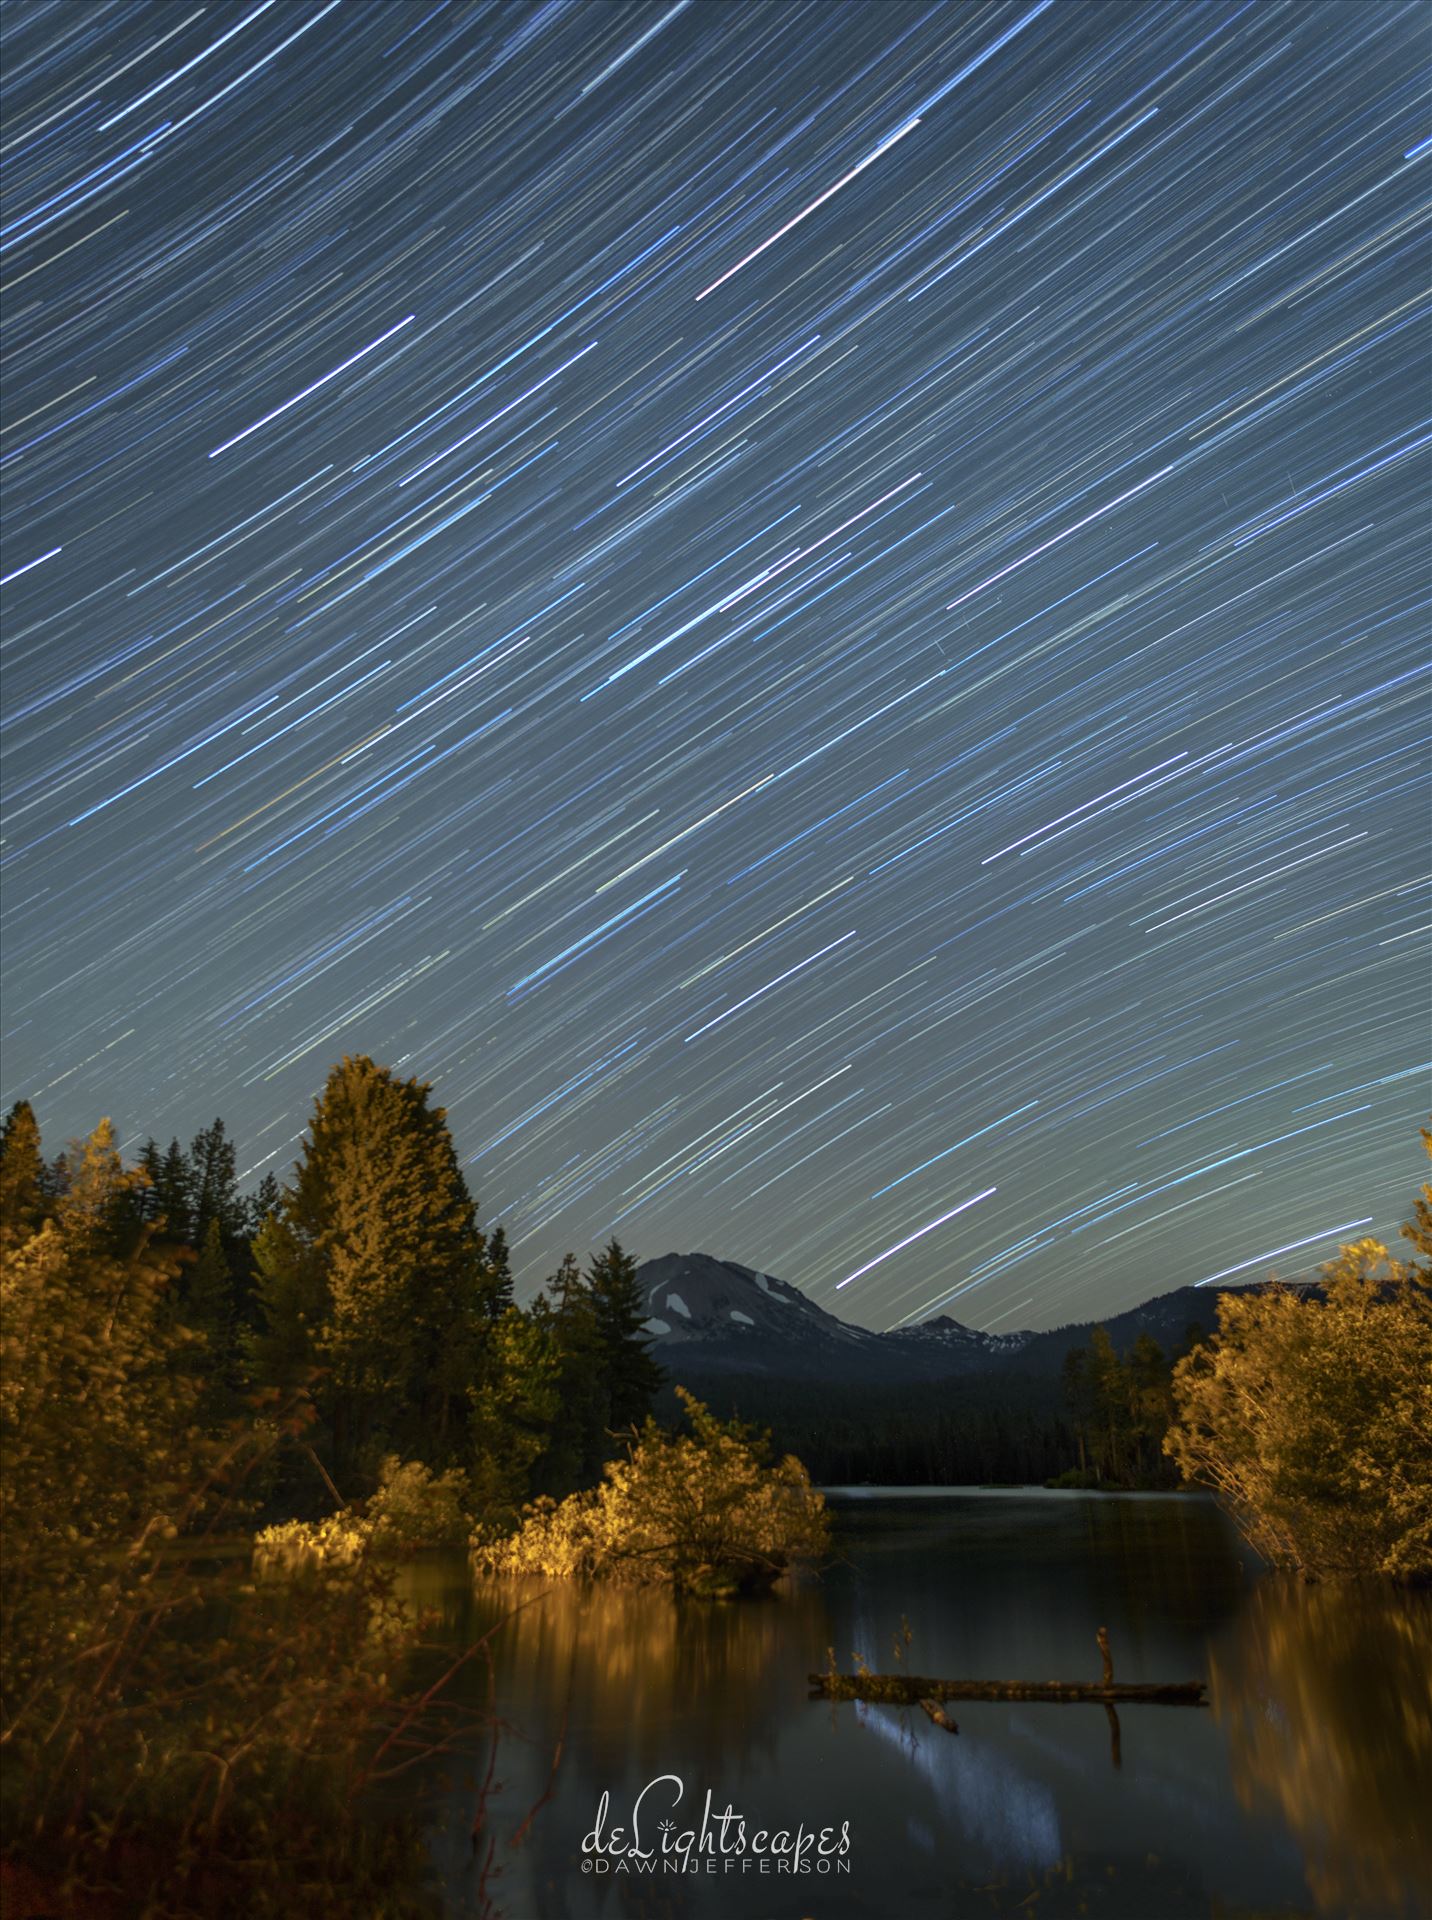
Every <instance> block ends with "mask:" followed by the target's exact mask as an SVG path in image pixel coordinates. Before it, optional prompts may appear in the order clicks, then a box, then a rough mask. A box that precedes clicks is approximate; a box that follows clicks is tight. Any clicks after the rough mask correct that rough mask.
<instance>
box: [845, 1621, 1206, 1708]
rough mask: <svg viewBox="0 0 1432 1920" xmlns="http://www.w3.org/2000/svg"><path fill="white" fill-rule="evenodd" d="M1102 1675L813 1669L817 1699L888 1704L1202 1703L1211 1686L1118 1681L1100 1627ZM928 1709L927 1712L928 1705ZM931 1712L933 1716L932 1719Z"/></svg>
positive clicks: (1175, 1681)
mask: <svg viewBox="0 0 1432 1920" xmlns="http://www.w3.org/2000/svg"><path fill="white" fill-rule="evenodd" d="M1099 1651H1100V1653H1101V1654H1102V1655H1103V1659H1104V1677H1103V1679H1102V1680H1098V1681H1084V1680H927V1679H924V1678H922V1677H921V1676H920V1675H919V1674H913V1673H813V1674H811V1675H810V1676H809V1679H810V1684H811V1689H812V1691H811V1698H812V1699H813V1700H876V1701H880V1702H883V1703H884V1704H886V1705H889V1706H911V1707H913V1706H924V1704H925V1702H926V1701H936V1700H1058V1701H1079V1700H1088V1701H1093V1702H1094V1703H1095V1704H1096V1705H1097V1706H1102V1707H1112V1706H1114V1705H1116V1704H1118V1703H1121V1702H1128V1703H1129V1704H1130V1705H1135V1704H1142V1705H1146V1706H1162V1707H1199V1706H1202V1705H1203V1704H1204V1695H1205V1693H1206V1692H1207V1688H1206V1686H1205V1684H1204V1682H1203V1681H1202V1680H1173V1681H1168V1682H1165V1683H1158V1682H1148V1683H1141V1684H1135V1685H1132V1686H1128V1685H1116V1684H1115V1681H1114V1664H1113V1661H1112V1660H1111V1659H1110V1658H1109V1641H1108V1635H1107V1634H1106V1633H1105V1631H1104V1629H1103V1628H1102V1627H1101V1628H1100V1629H1099ZM925 1711H926V1712H927V1713H928V1712H929V1708H928V1707H926V1708H925ZM933 1717H934V1716H933V1715H931V1718H932V1719H933Z"/></svg>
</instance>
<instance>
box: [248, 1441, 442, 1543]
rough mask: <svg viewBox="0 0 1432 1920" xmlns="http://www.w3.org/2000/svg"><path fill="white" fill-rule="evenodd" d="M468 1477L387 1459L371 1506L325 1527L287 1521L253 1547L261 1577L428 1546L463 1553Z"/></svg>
mask: <svg viewBox="0 0 1432 1920" xmlns="http://www.w3.org/2000/svg"><path fill="white" fill-rule="evenodd" d="M467 1490H468V1489H467V1476H466V1475H465V1474H464V1473H462V1472H461V1471H460V1470H459V1469H458V1468H456V1467H454V1468H452V1469H450V1471H448V1472H447V1473H443V1474H433V1473H432V1472H430V1471H429V1469H428V1468H427V1467H425V1466H423V1464H422V1463H421V1461H417V1460H410V1461H406V1462H404V1461H400V1460H399V1459H398V1457H397V1455H396V1454H389V1455H388V1457H387V1459H386V1460H384V1461H383V1463H382V1466H381V1467H380V1468H379V1470H378V1489H377V1492H376V1493H374V1494H372V1495H371V1496H370V1498H369V1499H367V1500H365V1501H362V1502H361V1503H360V1504H359V1505H357V1506H354V1507H345V1508H344V1509H343V1511H342V1512H341V1513H334V1514H330V1515H329V1516H328V1518H327V1519H324V1520H285V1521H282V1522H280V1523H279V1524H278V1525H277V1526H272V1527H265V1528H264V1530H263V1532H262V1533H261V1534H259V1536H258V1538H257V1539H256V1540H255V1542H254V1563H255V1565H256V1567H257V1568H258V1569H259V1571H260V1572H269V1571H272V1570H273V1569H275V1568H278V1567H289V1568H297V1567H302V1566H348V1565H352V1563H353V1562H355V1561H356V1560H358V1559H360V1558H362V1557H363V1556H365V1555H370V1554H371V1555H373V1556H374V1557H376V1558H378V1559H384V1558H391V1557H394V1556H396V1555H401V1554H407V1553H413V1552H416V1551H417V1550H418V1549H420V1548H422V1547H455V1546H460V1545H461V1544H462V1543H463V1541H465V1540H466V1539H467V1537H468V1533H469V1521H468V1515H467V1510H466V1500H467Z"/></svg>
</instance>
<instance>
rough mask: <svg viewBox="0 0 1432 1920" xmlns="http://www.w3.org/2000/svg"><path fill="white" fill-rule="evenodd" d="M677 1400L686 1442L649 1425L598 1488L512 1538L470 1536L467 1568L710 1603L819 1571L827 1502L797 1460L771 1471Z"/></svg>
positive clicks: (761, 1450)
mask: <svg viewBox="0 0 1432 1920" xmlns="http://www.w3.org/2000/svg"><path fill="white" fill-rule="evenodd" d="M676 1391H677V1398H678V1399H679V1400H680V1402H681V1405H682V1407H683V1409H684V1411H685V1414H686V1418H687V1421H688V1423H689V1426H690V1432H689V1433H672V1432H669V1431H667V1430H666V1429H664V1428H662V1427H659V1426H658V1425H657V1423H656V1422H655V1420H653V1419H651V1418H650V1417H648V1419H647V1421H646V1423H645V1425H644V1426H643V1427H642V1428H641V1430H640V1432H639V1433H637V1434H636V1435H635V1436H634V1438H633V1441H632V1444H631V1446H630V1448H629V1449H628V1452H627V1456H626V1458H625V1459H620V1460H611V1461H608V1462H607V1464H606V1466H605V1468H604V1469H603V1477H602V1480H601V1483H600V1485H598V1486H595V1487H589V1488H584V1489H582V1490H581V1491H579V1492H577V1493H572V1494H569V1495H568V1496H567V1498H566V1499H565V1500H552V1499H540V1500H536V1501H534V1502H533V1503H532V1504H531V1505H529V1506H527V1507H525V1508H524V1509H523V1516H522V1522H521V1524H520V1526H519V1527H518V1528H517V1530H516V1532H514V1533H507V1534H502V1533H495V1532H493V1533H479V1534H478V1535H476V1536H475V1537H474V1540H473V1548H472V1559H473V1565H474V1567H475V1569H476V1570H477V1571H478V1572H480V1573H487V1574H522V1573H537V1574H545V1575H547V1576H548V1577H556V1578H569V1577H573V1576H586V1577H594V1578H608V1579H616V1580H628V1581H636V1582H641V1583H644V1584H647V1585H658V1586H668V1587H671V1588H674V1589H675V1590H676V1591H677V1592H679V1593H688V1594H697V1595H704V1596H707V1597H716V1596H722V1595H731V1594H738V1593H761V1592H765V1591H767V1590H769V1589H770V1588H771V1587H772V1586H774V1585H775V1583H776V1581H778V1580H779V1579H780V1578H781V1577H782V1575H783V1574H785V1573H787V1572H789V1571H791V1570H792V1568H794V1567H796V1566H798V1565H801V1564H803V1563H809V1562H813V1561H817V1560H819V1559H820V1558H821V1556H822V1555H823V1554H824V1553H825V1551H826V1549H827V1547H828V1545H829V1538H830V1531H829V1523H828V1521H827V1519H826V1513H825V1500H824V1497H823V1496H822V1495H821V1494H819V1493H817V1492H816V1490H815V1489H814V1488H813V1487H812V1486H811V1483H810V1476H809V1474H808V1473H807V1472H806V1470H805V1468H804V1467H803V1466H802V1465H801V1463H800V1461H799V1460H797V1459H795V1458H794V1457H793V1456H791V1455H787V1456H786V1458H785V1459H783V1460H780V1461H778V1462H775V1463H773V1464H772V1463H770V1462H769V1459H768V1456H769V1451H770V1447H769V1440H768V1438H767V1436H765V1435H762V1434H760V1433H758V1432H757V1431H756V1429H755V1428H752V1427H748V1426H744V1425H742V1424H741V1422H739V1421H736V1420H730V1421H722V1420H718V1419H717V1418H716V1416H715V1415H714V1414H712V1413H711V1412H710V1411H709V1409H708V1408H706V1407H704V1406H703V1405H702V1404H701V1402H700V1401H699V1400H697V1399H695V1398H693V1396H692V1395H691V1394H689V1393H687V1392H686V1391H685V1389H684V1388H681V1387H678V1388H677V1390H676Z"/></svg>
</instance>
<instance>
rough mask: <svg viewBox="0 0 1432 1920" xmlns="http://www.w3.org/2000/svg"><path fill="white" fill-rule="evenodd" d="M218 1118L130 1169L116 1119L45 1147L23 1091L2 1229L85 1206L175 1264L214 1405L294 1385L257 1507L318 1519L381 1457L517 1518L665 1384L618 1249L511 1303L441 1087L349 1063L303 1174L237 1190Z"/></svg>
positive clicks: (588, 1472)
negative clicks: (122, 1159)
mask: <svg viewBox="0 0 1432 1920" xmlns="http://www.w3.org/2000/svg"><path fill="white" fill-rule="evenodd" d="M236 1166H237V1160H236V1152H235V1145H234V1142H233V1140H232V1138H231V1137H230V1135H229V1133H228V1132H227V1130H226V1128H225V1126H224V1123H223V1121H222V1120H215V1121H214V1123H213V1124H212V1125H211V1126H208V1127H205V1128H204V1129H203V1130H202V1131H201V1132H199V1133H198V1134H196V1135H195V1137H194V1139H193V1140H192V1141H191V1142H190V1144H189V1147H188V1148H187V1150H186V1149H185V1148H184V1147H183V1146H182V1145H181V1144H180V1142H179V1141H177V1140H173V1141H171V1142H170V1143H169V1145H168V1147H167V1148H163V1147H161V1146H160V1145H159V1143H158V1142H156V1141H154V1140H150V1141H148V1142H147V1144H146V1145H145V1146H144V1148H143V1149H142V1151H141V1153H140V1155H139V1158H138V1164H137V1165H136V1166H134V1167H130V1168H124V1167H121V1165H120V1163H119V1157H118V1155H117V1153H116V1151H115V1147H114V1139H113V1133H112V1130H111V1128H110V1126H109V1123H108V1122H103V1123H101V1125H100V1126H99V1127H98V1128H97V1129H96V1131H95V1132H94V1134H93V1135H92V1136H91V1137H90V1138H89V1139H88V1140H86V1141H83V1142H76V1143H73V1144H72V1145H71V1146H70V1147H69V1148H68V1149H67V1150H66V1151H65V1152H63V1153H61V1154H59V1155H58V1156H57V1157H55V1158H52V1159H48V1160H47V1159H46V1158H45V1156H44V1154H43V1152H42V1148H41V1140H40V1133H39V1128H38V1126H37V1124H36V1120H35V1116H34V1113H33V1111H32V1109H31V1108H30V1106H29V1105H28V1103H26V1102H23V1101H22V1102H20V1103H18V1104H17V1105H16V1106H15V1107H14V1108H13V1109H12V1111H11V1112H10V1114H9V1116H8V1117H7V1119H6V1121H5V1124H4V1132H3V1138H0V1241H3V1244H4V1246H5V1247H6V1248H7V1249H10V1250H12V1251H13V1250H16V1249H18V1248H19V1247H20V1246H21V1245H23V1244H25V1243H27V1242H30V1241H31V1240H32V1239H33V1237H34V1236H36V1235H37V1234H38V1233H39V1231H40V1230H41V1229H42V1228H43V1227H45V1226H46V1224H47V1223H48V1224H50V1225H52V1226H55V1225H61V1226H62V1225H64V1224H65V1223H66V1222H69V1223H73V1221H74V1220H75V1218H76V1217H77V1216H79V1215H85V1216H91V1215H92V1216H94V1217H93V1219H92V1221H91V1227H92V1232H91V1238H90V1246H91V1250H92V1252H93V1253H94V1254H95V1256H96V1257H100V1258H107V1259H114V1260H117V1261H120V1262H125V1261H132V1260H135V1259H139V1258H142V1259H144V1260H147V1261H150V1262H153V1263H157V1265H158V1266H159V1267H161V1268H164V1269H165V1270H166V1271H172V1275H173V1279H172V1284H170V1285H169V1286H168V1287H167V1288H166V1295H165V1312H166V1315H167V1317H168V1318H169V1319H170V1320H171V1321H172V1323H173V1324H174V1325H175V1326H182V1327H184V1328H186V1329H188V1330H189V1332H190V1333H192V1334H193V1335H195V1336H197V1337H198V1339H199V1340H200V1341H201V1342H202V1346H201V1348H200V1349H199V1358H198V1359H197V1360H196V1362H195V1364H197V1365H198V1366H199V1368H200V1369H201V1371H202V1374H203V1377H204V1380H205V1395H204V1407H203V1413H204V1415H205V1417H206V1418H208V1419H209V1420H211V1421H214V1422H221V1421H223V1420H224V1419H229V1418H233V1417H236V1416H237V1414H238V1413H239V1411H240V1409H241V1408H243V1407H246V1406H249V1405H252V1404H254V1403H255V1401H256V1399H262V1398H263V1397H264V1396H268V1397H270V1398H271V1399H272V1400H273V1401H274V1402H275V1403H277V1402H278V1401H279V1400H280V1399H285V1398H289V1397H292V1396H294V1395H295V1394H301V1395H302V1397H303V1403H304V1407H305V1413H306V1417H307V1423H306V1425H305V1427H304V1429H303V1432H302V1434H301V1435H300V1436H299V1437H298V1438H297V1442H296V1444H295V1445H293V1446H292V1447H289V1448H286V1449H284V1450H282V1452H281V1454H280V1456H279V1457H276V1458H275V1460H274V1461H273V1462H272V1463H271V1465H270V1467H269V1469H268V1473H267V1479H266V1482H265V1484H264V1486H263V1488H262V1494H263V1503H264V1506H265V1508H266V1509H268V1510H270V1511H272V1512H278V1513H282V1514H284V1515H293V1514H310V1513H319V1512H322V1511H325V1510H331V1509H332V1508H333V1507H334V1506H335V1505H341V1504H344V1503H346V1502H348V1501H350V1500H352V1499H354V1498H355V1497H356V1498H361V1497H363V1496H365V1495H367V1494H369V1493H371V1492H372V1491H373V1490H374V1488H375V1487H376V1486H377V1484H378V1479H379V1472H380V1468H381V1465H382V1462H383V1461H384V1460H385V1458H387V1457H389V1456H392V1455H397V1456H399V1457H401V1458H402V1459H404V1460H409V1461H419V1462H422V1463H423V1464H425V1465H426V1466H427V1467H429V1468H430V1469H432V1470H434V1471H439V1472H441V1471H444V1470H447V1469H451V1468H461V1469H462V1470H463V1471H464V1472H465V1473H466V1474H467V1475H468V1476H469V1479H470V1481H471V1484H472V1492H473V1499H474V1504H475V1505H476V1507H477V1508H478V1510H479V1511H482V1512H485V1513H489V1514H494V1515H496V1514H507V1515H511V1514H515V1512H516V1510H517V1509H518V1508H519V1507H520V1506H521V1504H522V1503H523V1502H524V1501H526V1500H527V1499H529V1498H531V1497H533V1496H534V1495H539V1494H546V1495H562V1494H565V1493H567V1492H569V1491H571V1490H572V1489H573V1488H576V1487H580V1486H587V1485H590V1484H591V1483H592V1481H594V1480H595V1479H597V1478H598V1477H599V1475H600V1472H601V1468H602V1465H603V1463H604V1462H605V1461H606V1460H608V1459H610V1458H611V1457H613V1455H614V1453H615V1452H616V1450H617V1449H618V1447H619V1445H620V1443H621V1436H622V1435H624V1434H628V1433H629V1432H630V1430H631V1429H632V1428H633V1427H634V1426H635V1425H637V1424H639V1423H640V1422H641V1420H642V1419H643V1418H644V1417H645V1415H646V1413H647V1412H648V1411H649V1409H650V1407H651V1404H652V1401H653V1397H654V1395H655V1392H656V1389H657V1387H658V1385H659V1382H660V1377H661V1376H660V1371H659V1369H658V1368H657V1366H656V1365H655V1363H654V1362H653V1360H652V1359H651V1357H650V1355H649V1353H648V1351H647V1340H646V1338H645V1336H644V1334H643V1332H642V1322H643V1312H642V1309H641V1304H640V1299H639V1294H638V1288H637V1283H636V1268H635V1263H634V1261H633V1260H632V1259H631V1258H630V1257H629V1256H628V1255H627V1254H626V1253H625V1252H624V1251H623V1250H622V1248H621V1246H620V1245H619V1244H618V1243H617V1242H616V1241H615V1240H613V1241H612V1242H611V1243H610V1244H609V1245H608V1246H607V1247H605V1248H604V1249H603V1250H602V1251H600V1252H599V1253H597V1254H595V1255H594V1256H592V1258H591V1259H590V1260H589V1261H588V1263H587V1265H586V1267H585V1269H583V1268H582V1267H581V1266H580V1265H579V1263H578V1261H577V1259H576V1257H575V1256H574V1255H571V1254H569V1255H568V1256H567V1257H566V1258H565V1259H564V1260H563V1261H562V1263H561V1265H560V1267H559V1268H558V1269H557V1271H556V1272H555V1273H554V1274H553V1275H552V1276H551V1278H550V1279H549V1280H548V1281H547V1283H546V1286H545V1287H544V1288H543V1290H542V1291H541V1292H540V1293H539V1294H538V1296H537V1298H536V1299H535V1300H534V1301H533V1302H532V1303H531V1304H530V1305H528V1306H526V1307H518V1306H516V1305H515V1304H514V1302H513V1297H512V1277H511V1272H510V1269H509V1264H508V1254H507V1243H506V1238H505V1236H504V1234H503V1231H502V1229H501V1227H500V1226H499V1227H495V1228H493V1229H492V1230H491V1231H490V1232H486V1233H484V1232H483V1231H482V1230H481V1229H480V1228H479V1227H478V1224H477V1212H476V1206H475V1203H474V1201H473V1198H472V1196H471V1194H470V1193H469V1191H468V1188H467V1184H466V1181H465V1179H464V1177H463V1173H462V1169H461V1167H460V1165H459V1163H458V1158H457V1154H456V1151H455V1149H454V1146H453V1142H452V1137H451V1135H450V1133H449V1131H448V1126H447V1122H446V1118H445V1116H444V1114H443V1111H442V1109H441V1108H439V1107H435V1106H434V1105H432V1103H431V1101H430V1099H429V1089H428V1088H427V1087H426V1086H424V1085H422V1084H420V1083H419V1082H418V1081H416V1080H411V1079H409V1080H402V1079H399V1078H398V1077H397V1076H395V1075H394V1074H393V1073H391V1072H390V1071H388V1070H387V1069H386V1068H382V1067H379V1066H376V1065H375V1064H374V1063H373V1062H372V1061H371V1060H368V1059H366V1058H350V1059H345V1060H344V1061H342V1062H341V1063H340V1065H338V1066H337V1067H335V1068H334V1069H333V1071H332V1073H331V1074H330V1075H329V1077H328V1081H327V1084H326V1085H325V1087H324V1089H323V1091H322V1093H321V1094H320V1095H319V1097H318V1099H317V1100H316V1102H315V1103H314V1108H313V1113H312V1118H311V1121H310V1125H309V1130H308V1134H307V1136H306V1138H305V1140H304V1143H303V1148H302V1152H301V1154H300V1157H299V1160H298V1163H297V1165H296V1166H295V1168H294V1170H293V1174H292V1177H291V1179H290V1180H289V1181H288V1183H287V1184H285V1185H283V1186H280V1185H279V1183H278V1182H277V1181H276V1180H275V1179H274V1178H273V1177H272V1176H271V1175H270V1176H267V1177H265V1179H264V1180H263V1182H262V1183H261V1184H260V1186H259V1187H258V1189H257V1190H256V1191H255V1192H254V1193H252V1194H249V1195H245V1194H242V1193H241V1192H240V1191H239V1185H238V1179H237V1174H236Z"/></svg>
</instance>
